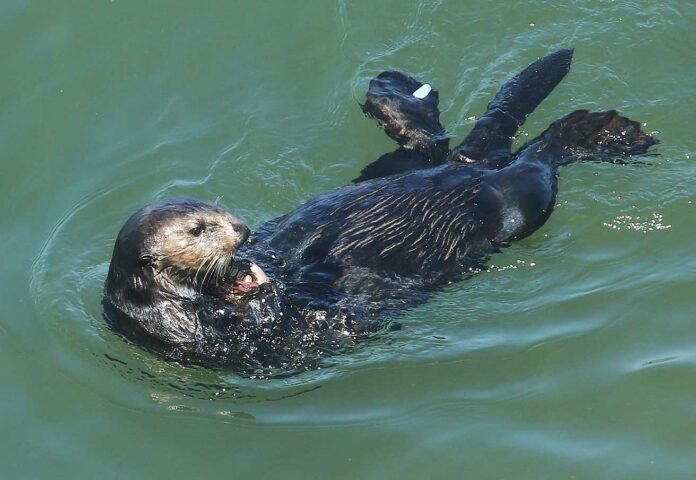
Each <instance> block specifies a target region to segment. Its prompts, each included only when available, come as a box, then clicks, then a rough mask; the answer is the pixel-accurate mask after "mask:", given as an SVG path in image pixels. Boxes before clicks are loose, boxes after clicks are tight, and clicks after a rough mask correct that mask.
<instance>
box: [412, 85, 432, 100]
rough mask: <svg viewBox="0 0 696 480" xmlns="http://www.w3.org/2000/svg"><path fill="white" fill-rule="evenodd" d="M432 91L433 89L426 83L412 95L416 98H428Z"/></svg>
mask: <svg viewBox="0 0 696 480" xmlns="http://www.w3.org/2000/svg"><path fill="white" fill-rule="evenodd" d="M432 89H433V87H431V86H430V85H428V84H427V83H426V84H423V86H422V87H420V88H419V89H418V90H416V91H415V92H413V93H412V94H411V95H413V96H414V97H416V98H425V97H427V96H428V94H429V93H430V91H431V90H432Z"/></svg>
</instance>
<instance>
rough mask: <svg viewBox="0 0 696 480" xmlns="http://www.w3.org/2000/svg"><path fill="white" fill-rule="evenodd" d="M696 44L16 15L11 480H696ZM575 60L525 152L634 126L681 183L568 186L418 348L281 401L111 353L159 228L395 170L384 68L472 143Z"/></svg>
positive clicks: (589, 20)
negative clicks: (370, 87)
mask: <svg viewBox="0 0 696 480" xmlns="http://www.w3.org/2000/svg"><path fill="white" fill-rule="evenodd" d="M513 4H514V6H513ZM694 22H696V8H695V7H694V4H693V2H691V1H689V0H681V1H677V0H671V1H663V2H648V1H633V2H628V1H598V0H596V1H576V2H549V1H530V2H491V1H455V0H442V1H440V2H434V1H419V2H410V1H409V2H407V1H400V2H396V1H391V2H379V3H376V2H370V1H365V0H361V1H335V2H330V1H313V2H309V1H303V2H283V1H273V2H271V1H268V2H251V1H249V2H206V3H203V4H196V3H194V2H184V1H179V2H173V1H168V2H164V1H162V2H135V1H133V2H126V1H121V0H115V1H104V0H101V1H92V0H90V1H65V2H47V1H46V2H28V1H15V0H5V1H3V2H2V4H0V59H2V73H0V107H1V108H0V147H1V149H0V152H1V153H0V155H1V161H0V200H1V205H2V208H1V209H0V218H1V220H0V225H2V229H1V231H0V248H1V250H0V251H2V254H3V262H2V263H3V265H2V269H1V270H0V272H1V273H0V301H1V305H2V309H1V310H0V392H1V394H0V425H1V426H2V431H3V435H2V437H0V477H2V478H7V479H14V478H31V479H35V478H52V479H53V478H81V479H82V478H84V479H88V478H89V479H91V478H104V479H111V478H167V479H178V478H181V479H188V478H203V477H207V478H322V479H323V478H380V479H382V478H413V479H420V478H453V477H454V478H472V479H542V478H543V479H545V478H554V479H556V478H568V479H570V478H575V479H605V478H606V479H617V478H626V479H629V478H630V479H688V478H696V384H695V383H694V380H695V379H696V315H695V312H696V296H695V287H696V256H695V255H694V253H693V251H694V243H693V236H694V233H695V232H696V227H694V220H696V188H695V186H694V185H695V182H696V159H695V158H694V155H695V154H696V152H694V150H696V140H694V122H695V121H696V117H695V115H694V101H693V98H694V95H695V94H696V91H695V90H696V87H695V83H694V78H695V77H696V68H695V66H694V65H695V64H696V62H695V61H694V48H695V47H696V36H695V33H694V31H695V29H694ZM567 46H575V47H576V48H577V50H576V57H575V64H574V67H573V70H572V71H571V73H570V75H569V76H568V77H567V79H566V80H565V81H564V83H563V84H562V85H561V86H560V87H559V88H558V89H557V90H556V91H555V92H554V93H553V95H552V96H551V97H550V98H549V99H548V100H547V101H546V102H545V103H544V104H543V105H542V107H540V108H539V110H538V111H537V112H536V113H535V114H534V115H533V116H532V117H531V118H530V119H529V121H528V123H527V125H526V126H525V129H524V132H528V133H529V134H536V133H537V132H538V131H540V130H541V129H542V128H544V127H545V126H546V125H547V124H548V123H549V122H551V121H552V120H554V119H556V118H558V117H560V116H562V115H564V114H565V113H567V112H569V111H571V110H573V109H576V108H590V109H606V108H611V107H616V108H618V109H620V110H621V111H623V112H624V113H626V114H628V115H630V116H631V117H633V118H636V119H639V120H640V121H642V122H647V127H646V129H647V130H649V131H659V137H660V138H661V140H662V141H663V145H662V146H660V148H659V151H660V153H661V156H659V157H656V158H651V159H649V163H650V165H648V166H642V167H638V166H627V167H621V166H614V165H608V164H582V165H573V166H570V167H568V168H566V169H564V170H563V172H562V178H561V182H560V194H559V197H558V202H559V205H558V207H557V210H556V212H555V213H554V215H553V216H552V218H551V220H550V221H549V222H548V223H547V224H546V226H544V228H542V229H541V230H540V231H539V232H538V233H536V234H535V235H534V236H532V237H531V238H529V239H527V240H525V241H523V242H521V243H518V244H516V245H515V246H514V247H512V248H510V249H508V250H507V251H505V252H504V253H503V254H500V255H498V256H496V257H495V258H494V259H493V261H492V264H494V265H496V267H497V268H494V269H492V270H491V271H490V272H488V273H484V274H480V275H478V276H477V277H475V278H473V279H471V280H469V281H466V282H464V283H461V284H458V285H454V286H452V287H451V288H449V289H448V290H446V291H443V292H442V293H440V294H439V295H437V296H436V298H434V299H433V300H432V301H431V302H430V303H428V304H427V305H424V306H423V307H421V308H418V309H417V310H414V311H412V312H409V313H408V314H407V315H406V316H405V317H404V319H403V322H402V323H403V325H404V328H403V330H401V331H399V332H392V333H390V334H388V335H387V336H385V337H382V338H380V339H378V340H376V341H374V342H372V343H370V344H369V345H366V346H365V347H364V348H362V349H361V350H360V351H359V352H357V353H355V354H352V355H350V356H345V357H341V358H339V359H337V364H336V365H334V366H332V367H330V368H327V369H323V370H320V371H315V372H310V373H306V374H302V375H299V376H295V377H292V378H290V379H286V380H273V381H264V380H250V379H240V378H238V377H236V376H235V375H234V374H231V373H229V372H227V373H226V372H212V371H205V370H196V369H187V368H182V367H179V366H177V365H173V364H168V363H166V362H163V361H161V360H159V359H157V358H154V357H153V356H151V355H149V354H147V353H145V352H143V351H141V350H140V349H138V348H136V347H133V346H131V345H128V344H126V343H124V342H123V341H121V340H120V339H119V338H118V337H117V336H115V335H114V334H112V333H111V332H110V331H109V330H108V329H106V328H105V326H104V322H103V320H102V317H101V305H100V296H101V289H102V283H103V280H104V277H105V274H106V270H107V266H108V261H109V256H110V251H111V247H112V245H113V240H114V238H115V236H116V233H117V231H118V229H119V228H120V226H121V224H122V223H123V221H124V220H125V219H126V218H127V217H128V216H129V215H130V214H131V213H132V212H133V211H134V210H135V209H137V208H138V207H139V206H141V205H143V204H146V203H149V202H151V201H153V200H155V199H161V198H166V197H173V196H193V197H197V198H200V199H203V200H209V201H214V200H215V199H216V198H217V197H219V196H222V199H221V203H222V204H223V205H224V206H226V207H227V208H229V209H231V210H233V211H234V212H237V213H239V214H241V215H242V216H243V217H244V218H246V219H247V220H248V221H249V223H250V224H252V225H254V226H256V225H259V224H260V223H261V222H263V221H264V220H267V219H269V218H272V217H274V216H276V215H279V214H282V213H284V212H287V211H288V210H289V209H291V208H293V207H294V206H296V205H298V204H300V203H302V202H303V201H305V200H307V199H310V198H312V197H313V196H315V195H317V194H320V193H322V192H325V191H327V190H329V189H331V188H334V187H337V186H340V185H343V184H345V183H346V182H348V181H349V180H350V179H351V178H353V177H354V176H355V175H356V173H357V172H358V171H359V170H360V168H361V167H362V166H364V165H365V164H366V163H368V162H369V161H371V160H374V159H375V158H377V156H378V155H380V154H382V153H384V152H386V151H390V150H391V149H392V148H393V144H392V142H391V141H390V140H389V139H388V138H387V137H386V136H385V135H384V134H383V133H382V132H381V131H380V130H379V129H378V128H377V127H376V126H375V125H374V124H373V122H372V121H370V120H367V119H365V118H364V117H363V116H362V114H361V112H360V110H359V108H358V105H357V102H356V100H360V99H362V98H363V94H364V91H365V90H366V88H367V83H368V81H369V79H370V78H371V77H372V76H374V75H375V74H377V73H379V72H380V71H382V70H385V69H390V68H391V69H400V70H404V71H406V72H410V73H411V74H413V75H414V76H416V77H417V78H420V79H422V80H427V81H430V82H431V83H432V84H433V85H434V86H435V88H437V89H439V91H440V95H441V99H442V104H441V109H442V111H443V114H442V119H443V124H444V125H446V126H447V127H448V128H449V129H450V131H451V132H452V133H453V136H454V137H456V138H461V137H463V135H464V134H465V133H466V132H467V131H468V129H469V128H470V127H471V125H472V123H473V121H472V119H471V116H473V115H478V114H480V113H481V112H482V111H483V109H484V107H485V104H486V102H487V101H488V100H489V99H490V98H491V96H492V95H493V94H494V93H495V91H496V90H497V88H498V86H499V85H500V84H501V82H503V81H504V80H505V79H507V78H508V77H509V76H511V75H512V74H513V73H515V72H517V71H518V70H519V69H520V68H522V67H524V66H525V65H527V64H528V63H530V62H531V61H533V60H535V59H536V58H537V57H539V56H541V55H544V54H546V53H549V52H551V51H553V50H554V49H557V48H560V47H567ZM524 138H525V137H524V133H523V135H522V136H521V138H520V141H522V140H524Z"/></svg>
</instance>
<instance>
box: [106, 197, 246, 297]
mask: <svg viewBox="0 0 696 480" xmlns="http://www.w3.org/2000/svg"><path fill="white" fill-rule="evenodd" d="M248 237H249V228H248V227H247V226H246V225H245V224H244V222H242V221H241V220H240V219H239V218H237V217H235V216H234V215H232V214H230V213H228V212H226V211H225V210H223V209H222V208H220V207H218V206H217V205H211V204H209V203H204V202H200V201H198V200H192V199H181V200H166V201H163V202H158V203H154V204H152V205H149V206H147V207H145V208H143V209H141V210H139V211H138V212H136V213H135V214H133V216H132V217H130V219H128V221H127V222H126V223H125V225H124V226H123V228H122V229H121V231H120V233H119V234H118V238H117V239H116V245H115V246H114V252H113V256H112V259H111V266H110V268H109V275H108V277H107V281H106V294H107V296H109V297H110V298H111V297H114V296H121V295H122V296H127V297H128V298H129V299H130V300H131V301H133V300H136V299H137V298H138V297H141V299H142V301H143V302H148V301H150V299H151V295H152V294H155V293H158V292H159V293H172V294H177V295H182V296H189V295H192V294H193V293H194V292H195V291H196V290H200V288H201V287H202V286H203V285H204V284H206V282H216V281H218V280H219V279H220V278H221V277H222V276H223V275H224V274H225V273H226V272H227V269H228V267H229V265H230V262H231V261H232V258H233V256H234V253H235V252H236V251H237V249H238V248H239V247H240V246H241V245H242V244H243V243H244V242H245V241H246V240H247V238H248ZM111 299H112V300H115V299H114V298H111Z"/></svg>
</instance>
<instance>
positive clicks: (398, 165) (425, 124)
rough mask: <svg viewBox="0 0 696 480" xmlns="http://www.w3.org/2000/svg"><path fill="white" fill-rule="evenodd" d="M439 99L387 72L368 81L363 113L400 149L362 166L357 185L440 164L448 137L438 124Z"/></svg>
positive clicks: (423, 87) (428, 89) (409, 80)
mask: <svg viewBox="0 0 696 480" xmlns="http://www.w3.org/2000/svg"><path fill="white" fill-rule="evenodd" d="M438 103H439V96H438V93H437V91H435V90H433V89H432V87H431V86H430V85H428V84H423V83H421V82H419V81H418V80H416V79H414V78H412V77H409V76H408V75H406V74H404V73H401V72H395V71H387V72H382V73H380V74H379V75H378V76H377V78H374V79H372V81H371V82H370V87H369V89H368V91H367V99H366V100H365V103H364V104H363V105H362V110H363V112H364V113H365V114H366V115H367V116H369V117H372V118H374V119H375V120H376V121H377V123H378V124H379V126H380V127H382V128H383V129H384V131H385V132H386V134H387V135H388V136H389V137H390V138H392V139H394V140H396V142H397V143H398V144H399V145H400V147H399V148H398V149H397V150H395V151H393V152H391V153H387V154H384V155H382V156H381V157H380V158H379V159H377V160H376V161H375V162H373V163H371V164H370V165H368V166H367V167H365V168H364V169H363V170H362V171H361V172H360V173H361V175H360V177H358V178H356V179H355V180H353V181H354V182H361V181H363V180H369V179H372V178H379V177H386V176H389V175H394V174H396V173H402V172H406V171H408V170H413V169H417V168H425V167H428V166H432V165H437V164H439V163H442V162H443V161H444V159H445V156H446V155H447V154H448V153H449V137H448V136H447V134H446V133H445V129H444V127H443V126H442V124H441V123H440V111H439V110H438V108H437V106H438Z"/></svg>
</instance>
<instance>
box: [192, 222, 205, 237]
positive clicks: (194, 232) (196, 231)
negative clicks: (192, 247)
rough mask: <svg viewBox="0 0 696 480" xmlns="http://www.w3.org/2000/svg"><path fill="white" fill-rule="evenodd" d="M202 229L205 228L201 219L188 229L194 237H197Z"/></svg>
mask: <svg viewBox="0 0 696 480" xmlns="http://www.w3.org/2000/svg"><path fill="white" fill-rule="evenodd" d="M204 230H205V222H204V221H203V220H199V221H198V223H197V224H196V226H195V227H193V228H191V229H189V233H190V234H191V235H193V236H194V237H197V236H199V235H200V234H201V233H203V231H204Z"/></svg>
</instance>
